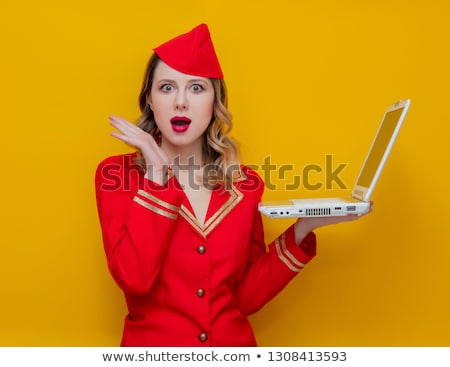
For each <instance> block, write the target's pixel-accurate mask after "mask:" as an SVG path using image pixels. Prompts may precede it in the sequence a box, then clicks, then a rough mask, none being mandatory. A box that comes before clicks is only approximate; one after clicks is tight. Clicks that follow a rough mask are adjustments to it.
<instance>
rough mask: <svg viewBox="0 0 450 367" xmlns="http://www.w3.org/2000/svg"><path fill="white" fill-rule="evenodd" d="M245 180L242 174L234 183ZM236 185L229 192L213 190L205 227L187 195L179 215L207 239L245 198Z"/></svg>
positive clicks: (219, 189) (220, 189) (218, 189)
mask: <svg viewBox="0 0 450 367" xmlns="http://www.w3.org/2000/svg"><path fill="white" fill-rule="evenodd" d="M245 179H246V177H245V176H243V174H241V176H239V177H238V178H237V179H235V181H234V182H235V184H236V183H237V182H240V181H243V180H245ZM235 184H233V186H232V188H231V190H228V191H227V190H223V189H222V188H217V189H215V190H213V192H212V193H211V197H210V201H209V206H208V211H207V213H206V218H205V223H204V224H203V226H202V225H201V224H200V223H199V222H198V220H197V218H196V216H195V214H194V210H193V209H192V207H191V204H190V203H189V199H188V197H187V195H186V194H185V195H184V200H183V203H182V205H181V207H180V211H179V215H180V216H181V217H182V218H183V219H184V220H185V221H186V222H187V223H188V224H189V226H190V227H191V228H192V229H193V230H194V231H195V232H196V233H197V234H198V235H199V236H200V237H202V238H207V237H208V236H209V235H210V234H211V232H212V231H214V229H215V228H216V227H217V226H218V225H219V224H220V222H222V220H223V219H224V218H225V217H226V216H227V215H228V214H229V213H230V212H231V211H232V210H233V209H234V207H235V206H236V205H238V204H239V202H240V201H241V200H242V198H243V197H244V194H243V193H242V192H240V191H239V189H238V188H237V187H236V185H235Z"/></svg>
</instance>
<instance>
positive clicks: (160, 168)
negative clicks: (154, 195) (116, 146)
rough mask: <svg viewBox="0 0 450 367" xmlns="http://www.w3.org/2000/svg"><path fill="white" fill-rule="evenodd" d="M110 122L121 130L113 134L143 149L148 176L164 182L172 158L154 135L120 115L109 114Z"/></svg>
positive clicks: (112, 134)
mask: <svg viewBox="0 0 450 367" xmlns="http://www.w3.org/2000/svg"><path fill="white" fill-rule="evenodd" d="M109 122H110V124H111V125H112V126H114V127H115V128H116V129H117V130H118V131H119V132H115V131H113V132H111V136H113V137H115V138H117V139H119V140H122V141H123V142H125V143H127V144H129V145H132V146H134V147H135V148H137V149H139V150H140V151H141V153H142V156H143V157H144V160H145V164H146V167H147V171H146V177H147V178H148V179H150V180H152V181H155V182H156V183H159V184H163V183H164V181H165V177H166V175H165V173H166V172H167V168H168V167H169V164H170V159H169V157H168V156H167V154H166V153H165V152H164V151H163V150H162V149H161V147H159V146H158V144H157V143H156V141H155V139H154V138H153V136H152V135H150V134H149V133H147V132H145V131H144V130H142V129H141V128H140V127H138V126H136V125H135V124H132V123H131V122H129V121H127V120H125V119H123V118H121V117H118V116H113V115H111V116H109Z"/></svg>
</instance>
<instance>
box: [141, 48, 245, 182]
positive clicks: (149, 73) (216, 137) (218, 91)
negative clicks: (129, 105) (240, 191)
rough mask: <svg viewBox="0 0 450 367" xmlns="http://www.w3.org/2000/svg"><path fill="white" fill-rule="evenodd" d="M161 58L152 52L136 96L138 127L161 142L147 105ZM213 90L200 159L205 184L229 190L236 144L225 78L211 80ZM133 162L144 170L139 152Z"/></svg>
mask: <svg viewBox="0 0 450 367" xmlns="http://www.w3.org/2000/svg"><path fill="white" fill-rule="evenodd" d="M160 60H161V59H160V58H159V57H158V55H156V53H154V54H153V55H152V57H151V58H150V60H149V62H148V64H147V68H146V71H145V77H144V82H143V85H142V90H141V93H140V94H139V107H140V109H141V113H142V114H141V116H140V117H139V119H138V126H139V127H140V128H141V129H142V130H144V131H146V132H148V133H149V134H151V135H152V136H153V137H154V138H155V139H156V140H157V141H159V140H160V139H161V132H160V131H159V129H158V126H157V125H156V121H155V118H154V115H153V111H152V110H151V108H150V106H149V104H148V96H149V95H150V91H151V88H152V83H153V77H154V73H155V69H156V66H157V65H158V63H159V61H160ZM210 80H211V82H212V85H213V88H214V106H213V116H212V118H211V121H210V123H209V125H208V128H207V129H206V131H205V133H204V134H203V157H202V158H203V159H204V164H205V165H207V166H208V175H207V177H204V181H205V184H209V185H213V186H216V185H223V187H224V188H226V189H230V188H231V185H232V183H233V181H234V179H235V178H236V177H237V176H239V174H240V168H239V150H238V147H237V145H236V142H235V141H234V140H233V139H232V138H231V137H230V136H228V134H229V132H230V130H231V128H232V121H231V119H232V118H231V113H230V112H229V111H228V108H227V107H228V98H227V89H226V85H225V81H224V79H215V78H211V79H210ZM135 163H136V164H137V165H138V166H139V167H140V168H141V169H142V170H143V171H145V161H144V158H143V157H142V154H141V153H140V152H138V155H137V157H136V160H135Z"/></svg>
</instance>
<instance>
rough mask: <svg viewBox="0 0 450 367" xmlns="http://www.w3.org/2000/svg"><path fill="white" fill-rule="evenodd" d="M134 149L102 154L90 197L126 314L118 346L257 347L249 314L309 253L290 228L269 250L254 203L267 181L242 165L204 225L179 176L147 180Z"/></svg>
mask: <svg viewBox="0 0 450 367" xmlns="http://www.w3.org/2000/svg"><path fill="white" fill-rule="evenodd" d="M134 157H135V154H125V155H121V156H115V157H110V158H107V159H105V160H104V161H103V162H102V163H101V164H100V165H99V166H98V169H97V173H96V193H97V205H98V212H99V217H100V223H101V227H102V233H103V242H104V247H105V252H106V257H107V262H108V267H109V270H110V272H111V274H112V276H113V278H114V280H115V281H116V282H117V284H118V286H119V287H120V288H121V289H122V290H123V292H124V294H125V298H126V302H127V306H128V311H129V313H128V315H127V317H126V318H125V325H124V331H123V337H122V343H121V345H122V346H255V345H256V341H255V338H254V335H253V331H252V328H251V325H250V323H249V321H248V319H247V316H248V315H250V314H252V313H254V312H256V311H258V310H259V309H260V308H261V307H262V306H264V305H265V304H266V303H267V302H268V301H269V300H271V299H272V298H273V297H274V296H275V295H276V294H277V293H279V292H280V291H281V290H282V289H283V288H284V287H285V286H286V285H287V283H288V282H289V281H290V280H291V279H292V278H293V277H294V276H295V275H296V274H297V273H298V272H299V271H300V270H301V269H302V268H303V266H304V265H305V264H306V263H308V262H309V261H310V260H311V259H312V258H313V257H314V256H315V248H316V241H315V236H314V234H313V233H310V234H308V236H307V237H306V238H305V240H304V241H303V243H302V244H301V245H300V246H297V245H296V244H295V241H294V230H293V227H292V226H291V227H290V228H288V229H287V230H286V232H284V233H283V234H282V235H281V236H280V237H278V238H277V239H276V240H275V241H274V242H273V243H271V244H270V245H269V246H268V250H267V249H266V246H265V243H264V234H263V225H262V219H261V215H260V214H259V212H258V209H257V207H258V203H259V201H260V200H261V196H262V193H263V190H264V184H263V182H262V180H261V179H260V177H259V176H258V175H257V174H256V172H254V171H252V170H250V169H248V168H246V167H242V177H241V178H240V179H239V180H238V181H237V182H236V183H235V184H234V185H233V188H232V190H230V191H223V190H221V189H216V190H214V191H213V193H212V196H211V201H210V204H209V208H208V212H207V215H206V219H205V223H204V225H203V226H201V225H200V224H199V223H198V222H197V220H196V218H195V215H194V213H193V210H192V208H191V206H190V204H189V200H188V199H187V196H186V195H185V193H184V192H183V190H182V189H181V187H180V185H179V183H178V181H177V179H176V178H175V177H171V178H170V179H169V181H168V182H167V184H166V185H165V186H160V185H158V184H156V183H154V182H152V181H150V180H147V179H146V178H144V175H143V174H142V173H140V172H139V171H138V169H137V166H135V165H134V163H133V158H134Z"/></svg>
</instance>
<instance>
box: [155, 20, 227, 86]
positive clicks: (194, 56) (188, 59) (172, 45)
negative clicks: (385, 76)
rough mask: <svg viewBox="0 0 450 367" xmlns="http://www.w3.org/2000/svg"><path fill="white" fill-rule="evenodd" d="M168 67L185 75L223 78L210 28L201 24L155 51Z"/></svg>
mask: <svg viewBox="0 0 450 367" xmlns="http://www.w3.org/2000/svg"><path fill="white" fill-rule="evenodd" d="M153 51H155V53H156V54H157V55H158V56H159V57H160V59H161V60H162V61H164V62H165V63H166V64H167V65H169V66H170V67H172V68H174V69H175V70H178V71H180V72H182V73H184V74H190V75H198V76H202V77H205V78H223V73H222V69H221V68H220V64H219V60H218V59H217V56H216V52H215V51H214V45H213V43H212V40H211V36H210V34H209V30H208V26H207V25H206V24H200V25H198V26H197V27H195V28H193V29H192V30H191V31H189V32H187V33H184V34H181V35H179V36H177V37H175V38H173V39H171V40H170V41H167V42H165V43H163V44H162V45H160V46H158V47H156V48H154V49H153Z"/></svg>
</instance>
